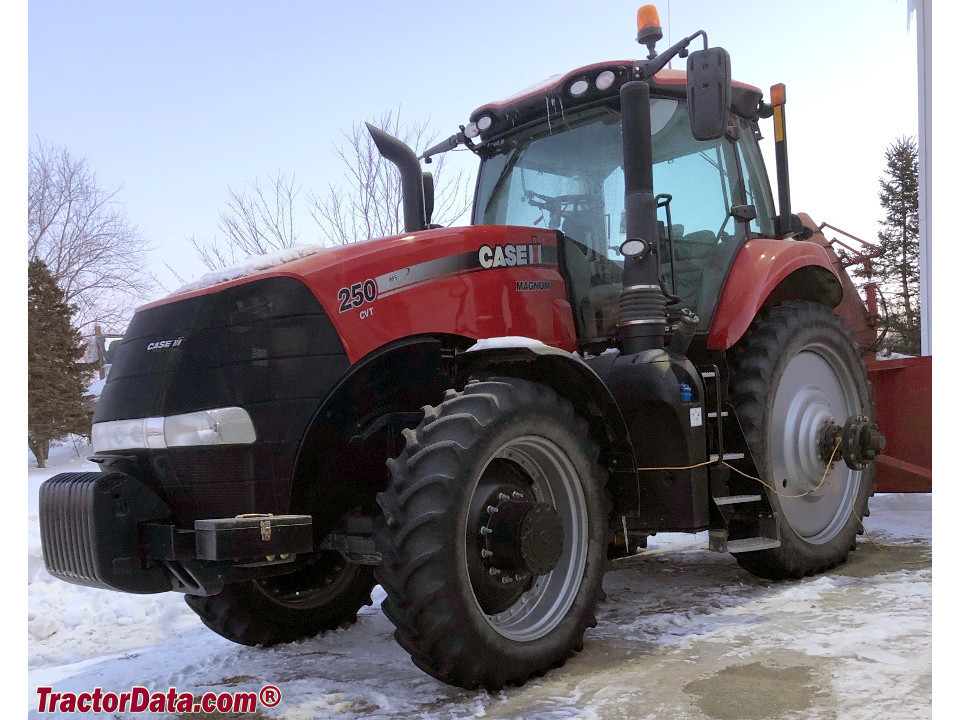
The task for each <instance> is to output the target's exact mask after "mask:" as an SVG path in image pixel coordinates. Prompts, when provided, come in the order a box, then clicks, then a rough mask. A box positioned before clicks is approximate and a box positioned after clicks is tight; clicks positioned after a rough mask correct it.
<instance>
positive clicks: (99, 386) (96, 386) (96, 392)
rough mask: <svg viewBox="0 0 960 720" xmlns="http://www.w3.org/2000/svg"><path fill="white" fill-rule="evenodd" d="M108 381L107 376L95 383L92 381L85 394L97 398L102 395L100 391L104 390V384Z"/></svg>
mask: <svg viewBox="0 0 960 720" xmlns="http://www.w3.org/2000/svg"><path fill="white" fill-rule="evenodd" d="M106 382H107V379H106V378H100V379H99V380H97V381H96V382H95V383H91V385H90V387H88V388H87V390H86V392H84V393H83V394H84V395H88V396H90V397H95V398H98V397H100V393H102V392H103V386H104V384H106Z"/></svg>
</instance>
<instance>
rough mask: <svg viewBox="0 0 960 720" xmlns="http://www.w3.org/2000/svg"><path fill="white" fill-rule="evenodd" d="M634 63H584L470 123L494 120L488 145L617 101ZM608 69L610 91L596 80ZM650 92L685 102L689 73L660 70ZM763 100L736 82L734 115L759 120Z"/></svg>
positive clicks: (479, 112) (481, 111)
mask: <svg viewBox="0 0 960 720" xmlns="http://www.w3.org/2000/svg"><path fill="white" fill-rule="evenodd" d="M636 63H637V61H635V60H608V61H606V62H598V63H594V64H592V65H585V66H583V67H580V68H577V69H576V70H571V71H570V72H568V73H565V74H563V75H553V76H552V77H549V78H547V79H546V80H543V81H542V82H539V83H536V84H534V85H531V86H530V87H527V88H525V89H523V90H521V91H520V92H518V93H516V94H515V95H511V96H510V97H508V98H505V99H503V100H498V101H495V102H489V103H487V104H485V105H481V106H480V107H478V108H477V109H476V110H474V111H473V112H472V113H471V114H470V122H477V121H479V120H480V118H482V117H484V116H489V117H490V120H491V122H490V125H489V127H487V128H486V129H481V130H480V138H481V140H483V141H486V140H490V139H492V138H494V137H497V136H500V135H503V134H504V133H507V132H509V130H511V129H512V128H515V127H519V126H520V125H523V124H525V123H527V122H530V121H531V120H535V119H537V118H538V117H544V116H546V117H553V116H555V115H561V114H562V113H563V112H565V111H567V110H572V109H574V108H577V107H580V106H583V105H592V104H595V103H598V102H602V101H603V100H605V99H608V98H613V97H619V93H620V86H621V85H623V84H624V83H625V82H628V81H629V80H631V79H632V78H633V68H634V66H635V65H636ZM607 71H610V72H612V73H613V75H614V80H613V82H612V83H611V84H610V85H609V87H607V88H605V89H603V90H601V89H599V88H598V87H597V85H596V80H597V78H598V77H599V76H600V75H601V74H602V73H604V72H607ZM581 80H585V81H586V83H587V90H586V91H585V92H583V93H582V94H580V95H576V96H575V95H573V94H572V93H571V92H570V90H571V88H572V86H573V85H574V83H576V82H578V81H581ZM650 91H651V93H652V94H654V95H657V96H660V97H675V98H686V96H687V73H686V72H685V71H683V70H667V69H664V70H661V71H660V72H658V73H657V74H656V75H654V76H653V79H652V81H651V82H650ZM762 100H763V91H762V90H760V88H758V87H754V86H753V85H747V84H746V83H741V82H737V81H734V82H733V87H732V92H731V111H732V112H734V113H735V114H737V115H740V116H741V117H744V118H747V119H748V120H755V119H757V117H758V116H759V114H760V104H761V101H762Z"/></svg>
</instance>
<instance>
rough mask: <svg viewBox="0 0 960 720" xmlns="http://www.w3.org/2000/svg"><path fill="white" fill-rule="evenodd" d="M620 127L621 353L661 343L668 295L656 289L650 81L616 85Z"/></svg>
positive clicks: (657, 346)
mask: <svg viewBox="0 0 960 720" xmlns="http://www.w3.org/2000/svg"><path fill="white" fill-rule="evenodd" d="M620 112H621V115H620V117H621V123H622V127H623V182H624V187H625V198H624V201H625V208H626V216H627V217H626V226H627V228H626V229H627V240H626V242H624V243H623V246H622V247H621V252H622V253H623V255H624V261H623V291H622V292H621V293H620V322H619V324H618V329H619V333H620V340H621V342H622V344H623V352H624V353H625V354H628V355H629V354H633V353H638V352H641V351H643V350H652V349H655V348H662V347H663V338H664V335H665V334H666V329H667V298H666V296H665V295H664V294H663V290H662V289H661V288H660V274H659V271H658V267H657V256H656V255H655V254H654V253H653V252H652V249H653V247H654V243H655V242H656V240H657V232H658V230H657V201H656V199H655V198H654V195H653V148H652V141H651V138H650V86H649V85H648V84H647V83H646V82H644V81H642V80H640V81H633V82H628V83H625V84H624V85H623V86H622V87H621V88H620Z"/></svg>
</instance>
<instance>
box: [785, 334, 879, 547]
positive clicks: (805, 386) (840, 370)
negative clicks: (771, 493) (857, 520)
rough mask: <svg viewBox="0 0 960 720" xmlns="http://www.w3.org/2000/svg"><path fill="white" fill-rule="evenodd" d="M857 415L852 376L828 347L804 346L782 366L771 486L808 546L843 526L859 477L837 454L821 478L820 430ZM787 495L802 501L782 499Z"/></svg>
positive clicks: (824, 538)
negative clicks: (784, 366) (773, 486)
mask: <svg viewBox="0 0 960 720" xmlns="http://www.w3.org/2000/svg"><path fill="white" fill-rule="evenodd" d="M861 411H862V408H861V406H860V399H859V394H858V392H857V384H856V381H855V379H854V377H853V374H852V373H851V372H850V369H849V368H848V367H847V365H846V364H845V362H844V361H843V359H842V358H841V357H840V356H839V355H838V354H837V353H836V352H835V351H834V350H832V349H831V348H829V347H826V346H824V345H819V344H818V345H811V346H808V347H807V348H805V349H804V350H803V351H802V352H800V353H798V354H797V355H796V356H795V357H794V358H793V359H791V360H790V362H789V363H788V364H787V367H786V368H785V370H784V372H783V375H782V377H781V378H780V383H779V384H778V386H777V390H776V397H775V399H774V406H773V416H772V422H771V427H770V437H769V447H770V448H771V462H772V470H773V483H774V485H775V487H776V491H777V493H778V495H780V498H779V503H780V508H781V510H782V511H783V515H784V518H785V519H786V520H787V522H788V523H789V524H790V527H791V528H793V530H794V532H796V533H797V534H798V535H799V536H800V537H802V538H803V539H804V540H806V541H807V542H809V543H811V544H815V545H819V544H823V543H826V542H829V541H830V540H832V539H833V538H834V537H836V536H837V534H838V533H839V532H840V531H841V530H842V529H843V527H844V526H845V525H846V523H847V520H848V519H849V517H850V513H851V511H852V509H853V504H854V501H855V499H856V497H857V492H858V490H859V487H860V482H861V475H862V473H861V472H860V471H855V470H851V469H849V468H848V467H847V466H846V464H845V463H844V462H843V460H842V459H840V458H839V455H838V456H837V457H836V458H835V459H834V463H833V465H832V468H831V469H830V470H829V471H828V472H827V475H826V479H823V478H824V470H825V469H826V468H825V465H824V460H823V459H822V457H821V453H820V449H819V442H820V438H821V432H822V429H823V427H824V426H825V425H826V424H828V423H830V422H835V423H838V424H840V425H842V424H843V423H844V422H845V420H846V419H847V418H848V417H850V416H851V415H854V414H857V413H859V412H861ZM821 480H823V484H822V485H821ZM818 486H819V487H818ZM792 495H803V497H785V496H792Z"/></svg>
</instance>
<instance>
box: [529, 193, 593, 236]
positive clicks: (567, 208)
mask: <svg viewBox="0 0 960 720" xmlns="http://www.w3.org/2000/svg"><path fill="white" fill-rule="evenodd" d="M523 199H524V200H525V201H526V202H527V203H528V204H529V205H533V206H534V207H537V208H540V209H541V210H546V211H547V212H549V213H550V222H549V227H550V228H551V229H552V230H555V229H557V228H558V227H560V221H561V220H562V219H563V218H567V217H570V216H571V215H579V214H580V213H582V212H590V211H598V210H599V199H598V198H596V197H594V196H593V195H580V194H574V195H541V194H540V193H538V192H534V191H533V190H524V191H523Z"/></svg>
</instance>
